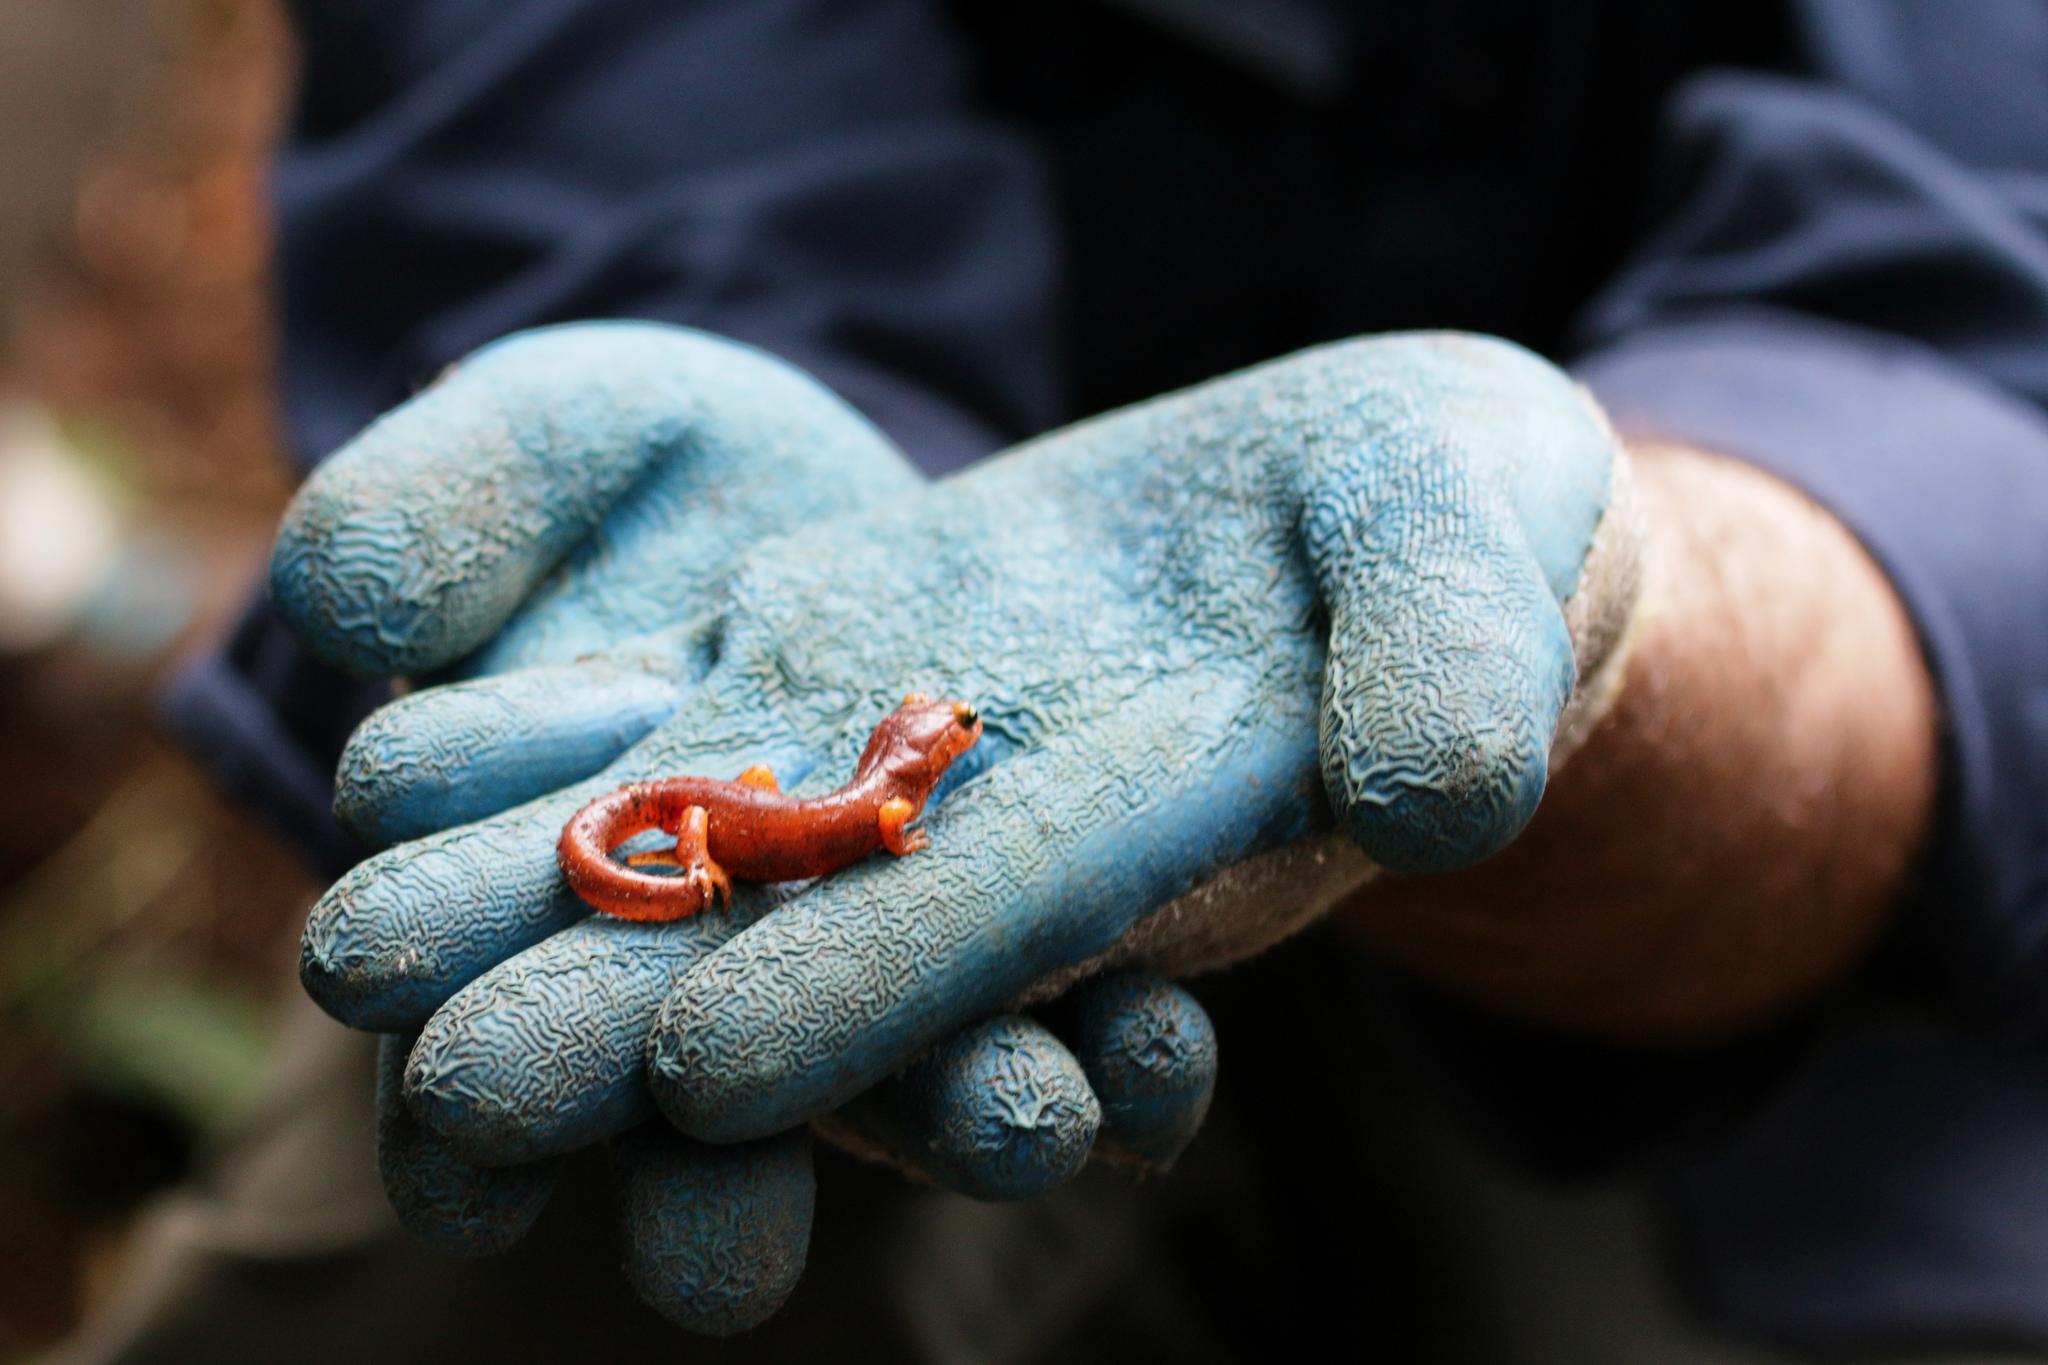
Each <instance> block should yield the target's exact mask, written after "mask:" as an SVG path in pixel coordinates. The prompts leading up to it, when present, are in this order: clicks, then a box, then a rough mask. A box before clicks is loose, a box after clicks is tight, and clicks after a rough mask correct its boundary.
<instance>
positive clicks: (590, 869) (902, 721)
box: [556, 692, 981, 920]
mask: <svg viewBox="0 0 2048 1365" xmlns="http://www.w3.org/2000/svg"><path fill="white" fill-rule="evenodd" d="M980 738H981V717H980V716H979V715H977V714H976V712H975V710H974V708H973V707H971V706H969V705H968V704H967V703H966V702H963V701H933V700H932V699H931V698H930V697H927V696H925V695H924V694H923V693H922V692H913V693H911V694H910V695H909V696H907V697H905V698H904V699H903V704H902V705H901V706H899V707H897V708H896V709H895V710H894V711H892V712H890V713H889V715H887V716H885V717H884V718H883V720H882V723H881V724H880V725H877V726H876V727H875V732H874V734H873V735H872V736H870V737H869V739H868V743H867V748H866V749H864V750H863V751H862V752H861V756H860V762H859V763H858V764H856V765H855V767H854V772H853V780H852V781H851V782H848V783H847V784H846V785H845V786H843V787H841V788H839V790H837V791H835V792H831V793H829V794H828V795H825V796H821V797H818V798H817V799H815V800H809V801H806V800H800V799H798V798H796V797H792V796H785V795H783V793H782V788H781V786H780V785H779V784H778V783H777V782H776V780H775V771H774V769H772V768H770V767H768V766H767V765H765V764H759V765H756V766H754V767H752V768H749V769H747V770H746V771H745V772H744V773H741V774H740V776H739V778H738V779H737V780H735V781H732V782H721V781H719V780H717V779H716V778H708V777H670V778H662V779H659V780H656V781H652V782H634V783H631V784H629V785H627V786H624V787H621V788H620V789H619V790H617V791H615V792H612V793H610V794H608V795H605V796H600V797H599V798H598V799H597V800H595V801H593V802H591V803H590V804H589V805H587V806H585V807H584V808H583V809H582V810H580V811H578V812H576V814H575V815H574V816H573V817H572V818H571V819H570V821H569V823H568V824H567V825H565V826H563V828H562V838H561V841H560V843H559V844H558V845H557V847H556V857H557V861H559V862H560V864H561V867H562V875H563V876H565V877H567V878H568V880H569V885H570V886H572V887H574V888H575V890H576V894H577V895H579V896H581V897H582V898H583V899H584V900H585V901H586V902H588V903H589V904H590V905H592V906H594V907H595V908H596V909H598V910H601V911H603V912H604V913H605V914H607V915H612V916H616V917H617V918H619V919H630V920H675V919H683V918H685V917H687V916H690V915H694V914H697V913H699V912H700V911H702V910H704V909H706V908H707V907H709V906H710V905H712V904H714V903H715V902H717V901H720V900H723V901H724V902H725V903H727V904H728V905H729V904H730V903H731V901H732V882H731V880H730V878H731V877H741V878H744V879H746V880H747V881H757V882H785V881H797V880H800V879H802V878H807V877H822V876H825V875H826V874H828V873H832V872H837V871H838V870H839V869H841V868H843V867H847V866H849V865H851V864H853V863H856V862H858V861H860V860H861V859H862V858H865V857H867V856H868V855H869V854H870V853H873V852H874V851H875V850H876V849H878V848H886V849H888V850H889V852H891V853H893V854H895V855H896V856H897V857H903V856H906V855H908V854H911V853H915V852H917V851H918V850H919V849H921V848H924V847H926V846H928V844H929V843H930V839H929V838H928V837H927V836H926V835H925V834H924V833H923V831H921V830H912V829H910V828H909V824H910V822H911V821H912V820H915V819H916V818H917V817H918V816H919V815H920V814H921V813H922V812H923V810H924V807H925V803H926V802H927V801H929V800H930V799H931V794H932V789H933V788H934V787H936V786H938V784H939V779H940V778H942V777H944V776H945V775H946V769H947V768H949V767H951V766H952V764H953V760H954V759H956V758H958V757H959V756H960V755H961V754H964V753H966V752H967V751H968V750H969V749H971V748H973V747H974V742H975V741H976V740H978V739H980ZM654 829H659V830H664V831H667V832H669V833H673V834H675V835H676V836H677V838H676V849H675V852H674V854H672V855H671V854H666V853H646V854H636V855H634V856H633V857H631V858H629V859H627V860H626V861H627V863H628V864H630V866H621V865H620V864H619V863H617V862H615V861H613V859H612V857H611V853H612V850H614V849H616V848H617V847H619V845H621V844H623V843H625V842H626V841H627V840H628V839H631V838H633V837H634V836H636V835H639V834H644V833H646V832H647V831H648V830H654ZM650 865H660V866H667V867H671V868H677V869H680V871H679V874H678V875H673V876H655V875H652V874H650V873H646V872H642V871H639V870H638V869H639V868H641V867H645V866H650Z"/></svg>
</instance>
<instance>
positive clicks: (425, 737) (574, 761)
mask: <svg viewBox="0 0 2048 1365" xmlns="http://www.w3.org/2000/svg"><path fill="white" fill-rule="evenodd" d="M663 643H664V644H670V645H673V646H674V647H673V648H664V649H661V650H656V649H652V648H648V649H639V650H631V651H613V652H611V653H608V654H605V655H603V656H602V657H599V658H594V659H586V660H583V661H581V662H578V663H575V664H565V665H557V666H553V667H542V668H531V669H523V670H520V671H518V672H514V673H504V674H499V675H497V676H494V677H488V678H479V679H475V680H473V681H470V682H460V683H451V684H449V685H447V686H444V687H435V688H430V689H428V690H427V691H424V692H417V693H414V694H412V695H411V696H407V697H401V698H399V699H398V700H397V701H394V702H392V703H390V704H389V705H387V706H384V707H382V708H380V709H379V710H377V711H376V712H375V713H374V714H372V715H371V716H370V718H369V719H368V720H365V721H364V722H363V723H362V725H361V726H360V727H358V728H357V730H356V732H355V734H354V735H352V736H350V737H349V742H348V747H347V748H345V749H344V750H343V751H342V755H341V764H340V768H339V771H338V772H337V774H336V778H335V792H334V813H335V816H336V817H337V818H338V819H339V820H340V821H341V823H342V825H343V826H344V827H345V828H347V829H348V830H349V831H351V832H352V833H354V834H355V835H356V836H357V837H358V838H361V839H362V840H364V841H365V842H367V843H369V844H371V845H373V846H376V847H383V846H386V845H389V844H394V843H398V842H401V841H403V840H406V839H418V838H421V837H423V836H425V835H428V834H432V833H434V832H435V831H437V830H443V829H448V828H451V827H453V826H455V825H464V824H469V823H470V822H472V821H475V820H481V819H483V818H484V817H485V816H489V815H495V814H497V813H498V812H500V811H503V810H509V809H510V808H511V807H513V806H516V805H519V804H520V803H522V802H525V801H530V800H532V799H534V798H535V797H538V796H542V795H545V794H546V793H548V792H551V791H554V790H555V789H557V788H559V787H562V786H566V785H567V784H568V783H571V782H575V781H577V780H579V779H581V778H585V777H589V776H590V775H591V774H592V773H595V772H599V771H601V770H602V769H603V768H605V767H606V766H607V765H608V764H610V763H611V762H612V761H613V760H614V759H616V758H617V757H618V756H619V755H620V754H622V753H624V752H625V751H626V750H627V749H629V748H631V747H632V746H633V745H634V744H636V743H638V742H639V741H640V740H641V739H642V738H644V737H645V736H646V735H647V733H648V732H649V731H651V730H652V729H654V727H655V726H657V725H659V724H660V723H661V722H663V721H665V720H667V719H668V718H669V717H670V716H671V715H673V714H674V713H675V711H676V709H677V708H678V707H679V706H680V705H681V704H682V702H683V698H684V696H685V695H686V693H687V691H688V689H689V687H690V685H691V684H692V683H694V682H695V681H696V679H697V678H698V677H699V676H701V673H702V669H701V667H700V666H699V665H700V663H701V660H700V659H699V658H698V657H697V651H696V650H694V649H693V648H691V643H690V641H688V640H685V639H682V638H680V637H676V636H670V637H665V639H664V641H663Z"/></svg>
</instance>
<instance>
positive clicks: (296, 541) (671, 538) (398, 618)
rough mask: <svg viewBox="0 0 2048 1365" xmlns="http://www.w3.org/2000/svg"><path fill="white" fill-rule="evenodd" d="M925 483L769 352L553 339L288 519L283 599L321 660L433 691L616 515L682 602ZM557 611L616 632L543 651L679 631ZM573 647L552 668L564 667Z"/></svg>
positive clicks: (336, 476)
mask: <svg viewBox="0 0 2048 1365" xmlns="http://www.w3.org/2000/svg"><path fill="white" fill-rule="evenodd" d="M827 471H831V472H832V473H833V474H834V477H831V478H827V477H824V475H825V473H826V472H827ZM656 472H658V473H659V475H660V477H658V478H650V474H653V473H656ZM912 482H914V476H912V475H911V474H910V473H909V472H908V469H907V467H906V466H905V465H904V463H903V460H902V457H901V456H900V455H898V454H897V453H896V452H895V451H894V450H893V449H892V448H891V447H890V446H889V443H888V442H887V440H886V439H885V438H883V437H882V436H881V434H880V433H879V432H877V431H876V430H875V429H874V428H873V427H871V426H870V425H868V423H867V422H866V421H865V420H864V419H862V418H861V417H859V416H858V415H857V414H856V413H854V411H853V410H852V409H851V408H849V407H847V406H846V404H844V403H842V402H841V401H840V400H839V399H838V398H836V397H834V396H833V395H832V394H831V393H830V392H828V391H827V390H826V389H825V388H823V387H822V386H821V385H819V384H817V383H815V382H814V381H812V380H811V379H810V378H808V377H807V376H805V375H803V374H802V373H800V372H799V371H797V370H795V369H793V368H792V367H790V366H788V365H785V364H783V363H781V362H780V361H777V360H775V359H773V358H772V357H770V356H767V355H765V354H763V353H761V352H759V351H756V350H753V349H752V348H750V347H746V346H741V345H738V344H736V343H733V342H729V341H723V340H720V339H718V338H715V337H711V336H707V335H704V334H702V333H696V332H690V331H686V330H684V329H681V328H673V327H661V326H655V325H652V324H645V323H581V324H576V325H573V326H566V327H554V328H544V329H541V330H538V331H533V332H526V333H521V334H519V335H517V336H513V337H510V338H508V339H506V340H504V341H501V342H498V343H496V344H495V345H492V346H489V347H486V348H485V349H484V350H482V351H479V352H477V353H476V354H475V355H473V356H471V357H470V358H469V359H468V360H467V361H465V362H463V363H462V364H461V365H460V366H458V367H457V368H456V369H455V370H454V371H453V372H452V373H451V374H450V375H449V376H448V377H447V378H446V379H444V380H443V381H442V382H441V383H439V384H436V385H435V386H433V387H432V388H430V389H428V390H427V391H426V392H424V393H422V394H421V395H420V396H419V397H417V398H415V399H413V400H412V401H411V402H409V403H407V404H405V405H404V406H403V407H400V408H398V409H397V410H395V411H393V412H392V413H390V414H389V415H387V416H386V417H384V418H383V419H382V420H380V421H379V422H377V423H376V424H375V425H373V426H372V427H370V428H369V429H368V430H367V431H365V432H364V433H363V434H362V435H361V436H359V437H357V438H356V439H355V440H354V441H353V442H351V443H350V444H349V445H348V446H347V447H345V448H344V449H343V450H341V451H340V452H339V453H337V454H336V455H335V456H334V457H333V458H332V459H330V460H328V461H327V462H326V463H325V464H324V465H322V466H321V468H320V469H319V470H318V471H317V472H316V473H315V474H314V475H313V476H312V478H310V479H309V480H307V482H306V485H305V487H304V488H303V489H302V490H301V491H300V493H299V495H298V497H297V498H295V499H294V500H293V502H292V505H291V508H290V509H289V510H288V511H287V513H286V516H285V523H284V528H283V530H282V532H281V534H280V535H279V537H278V543H277V548H276V552H275V554H274V555H273V557H272V561H271V588H272V593H273V596H274V597H275V599H276V602H277V605H278V608H279V610H280V612H281V613H282V614H283V616H284V618H285V620H286V621H287V622H288V623H289V624H290V625H291V626H292V628H293V629H294V631H295V632H297V634H298V635H299V638H300V639H301V640H302V641H304V642H305V644H306V645H307V647H308V648H310V649H312V650H313V651H314V653H316V654H318V655H319V656H320V657H321V658H323V659H325V660H327V661H328V662H330V663H333V664H335V665H337V666H340V667H343V668H347V669H351V670H353V671H356V672H362V673H369V674H377V675H394V674H407V673H416V672H420V671H423V670H427V669H432V668H437V667H440V666H443V665H446V664H450V663H453V662H454V661H455V660H457V659H460V658H462V657H464V656H466V655H468V654H470V653H471V652H472V651H474V650H475V649H477V648H478V647H479V646H480V645H482V644H483V643H484V642H485V641H486V640H488V639H490V638H491V636H492V635H494V634H495V633H496V632H497V631H498V630H499V629H500V627H502V626H503V625H504V624H505V623H506V622H507V620H508V619H510V618H511V617H512V615H513V613H514V612H515V611H518V610H519V609H520V607H521V606H522V604H524V603H526V601H527V600H528V598H529V597H530V596H531V595H532V594H533V593H534V591H535V589H536V588H538V587H539V586H540V585H541V584H542V581H543V580H544V579H545V578H546V577H547V575H548V574H549V573H550V572H551V571H552V570H554V569H555V568H556V566H557V565H559V564H560V563H561V562H562V561H563V559H564V557H565V556H567V555H568V554H569V553H570V551H571V549H572V547H575V546H577V545H579V543H581V542H583V541H584V540H585V539H586V538H587V537H590V536H591V534H592V532H594V531H596V530H597V529H598V528H599V527H600V526H601V525H603V524H604V523H605V521H606V518H607V517H608V516H610V515H611V514H612V513H613V511H614V509H615V508H617V509H620V510H621V514H622V515H621V518H620V521H619V525H618V527H617V528H616V530H617V534H618V535H619V536H620V537H622V538H623V540H624V541H625V542H626V543H625V544H622V545H620V546H618V547H617V550H618V553H619V555H620V556H621V557H622V558H625V559H629V560H630V559H631V558H633V556H634V553H635V550H636V549H637V548H638V547H639V546H640V545H642V544H643V543H645V542H648V541H650V540H652V541H659V542H661V544H662V546H663V550H664V553H663V556H662V569H663V571H664V573H666V574H667V575H669V576H668V577H667V579H666V582H667V585H668V586H667V589H666V591H668V592H669V593H677V592H687V591H689V590H691V588H692V587H693V586H695V585H696V584H697V583H698V582H700V581H702V578H703V577H704V576H708V575H710V574H712V573H714V572H715V571H717V570H719V569H721V568H722V567H723V566H724V565H725V564H726V563H727V562H728V561H729V560H730V558H731V557H732V554H733V551H734V549H735V548H736V547H737V546H739V545H743V544H745V543H747V542H748V541H750V540H752V539H754V538H757V537H759V536H761V535H763V534H767V533H769V532H770V531H773V530H776V529H780V528H784V527H789V526H794V525H801V524H803V523H804V522H806V521H809V520H812V519H815V518H818V517H822V516H825V515H828V514H829V513H831V512H832V511H834V510H838V509H840V508H843V507H844V506H846V505H847V500H848V498H849V497H858V496H863V495H864V490H868V489H870V488H875V487H879V488H880V489H881V490H883V491H884V492H886V491H888V490H890V489H894V488H900V487H907V486H910V485H911V483H912ZM684 524H686V525H687V527H688V528H689V531H690V534H688V535H676V534H673V533H674V532H675V531H676V530H677V528H678V526H679V525H684ZM586 553H588V554H592V555H597V556H605V555H609V554H611V553H612V550H611V549H610V548H609V547H607V546H604V545H597V546H593V547H591V548H590V549H589V550H588V551H586ZM572 577H581V578H588V577H590V575H587V574H586V575H572ZM597 577H598V578H600V579H601V578H602V575H601V574H600V575H597ZM556 591H558V592H569V593H571V594H572V595H579V594H581V595H586V596H587V600H586V601H585V602H584V605H585V606H587V607H590V608H592V609H593V611H594V613H595V617H593V615H592V612H585V613H581V614H580V615H579V614H575V613H570V614H568V615H567V616H565V614H564V613H561V612H552V613H548V616H549V617H550V623H549V624H548V625H546V626H539V625H537V626H536V627H535V628H534V629H535V630H536V631H538V632H539V633H541V634H543V635H546V634H550V633H552V634H554V635H557V636H559V635H560V634H561V631H562V628H563V627H564V624H565V621H566V620H567V619H568V617H569V616H573V617H575V618H576V619H580V620H583V621H585V622H586V623H587V624H588V625H589V627H590V630H591V632H592V635H591V638H592V639H596V640H610V639H617V638H618V637H619V635H620V634H623V633H628V632H625V631H620V630H617V629H610V630H609V631H607V629H606V628H605V627H606V626H607V625H614V626H615V625H616V622H603V621H601V620H599V619H595V618H602V617H604V616H606V615H607V614H608V613H609V612H610V611H612V610H613V609H616V610H617V611H619V612H621V613H622V615H621V616H620V619H622V620H629V621H637V622H638V623H640V624H641V625H642V626H643V627H644V624H645V622H647V621H649V620H658V619H662V615H666V614H669V613H667V612H664V613H662V615H654V616H650V615H648V614H647V613H646V604H645V603H644V602H633V603H627V602H616V603H612V602H608V599H607V597H606V593H605V590H604V588H603V587H602V585H601V584H599V585H593V586H591V587H588V588H586V587H585V586H583V585H582V584H577V585H574V586H570V587H565V588H562V589H557V590H556ZM663 605H665V606H672V603H664V604H663ZM636 609H637V610H636ZM564 647H566V648H569V649H574V648H575V645H574V642H565V641H563V640H560V639H556V640H554V641H553V643H552V645H549V644H548V643H547V642H545V641H542V642H537V643H535V644H534V645H533V647H532V648H533V651H534V657H540V656H546V657H551V658H552V660H553V661H555V662H563V661H566V659H567V658H569V657H573V655H572V654H565V653H563V652H561V651H562V649H563V648H564Z"/></svg>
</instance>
